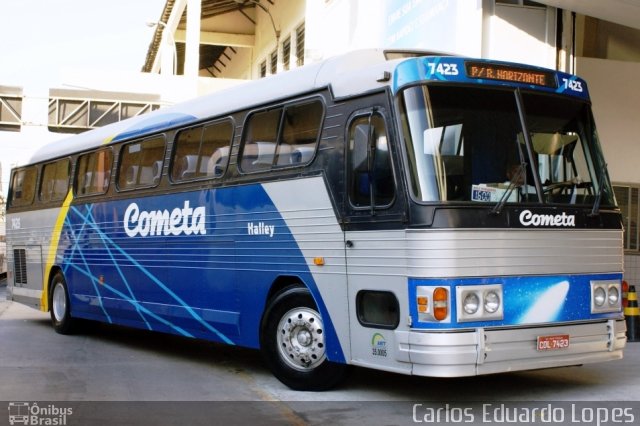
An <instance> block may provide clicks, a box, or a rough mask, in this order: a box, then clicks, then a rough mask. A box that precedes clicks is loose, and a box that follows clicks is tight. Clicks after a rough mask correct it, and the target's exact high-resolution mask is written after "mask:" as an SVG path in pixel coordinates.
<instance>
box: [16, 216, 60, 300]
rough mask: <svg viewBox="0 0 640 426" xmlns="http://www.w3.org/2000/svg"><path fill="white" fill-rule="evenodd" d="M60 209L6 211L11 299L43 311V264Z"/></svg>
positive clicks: (50, 248)
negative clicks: (7, 213)
mask: <svg viewBox="0 0 640 426" xmlns="http://www.w3.org/2000/svg"><path fill="white" fill-rule="evenodd" d="M59 213H60V209H59V208H56V209H46V210H40V211H37V212H34V211H30V212H18V213H10V214H9V215H7V255H8V256H7V257H8V259H7V260H8V264H7V266H8V271H9V275H8V277H9V279H8V284H9V292H10V298H11V300H14V301H16V302H19V303H23V304H25V305H27V306H31V307H33V308H36V309H40V310H43V311H46V310H47V309H48V301H47V294H46V291H45V290H46V289H47V286H46V285H45V279H46V277H47V274H46V271H45V264H46V260H47V258H48V255H49V253H50V250H53V251H55V249H56V248H55V247H51V242H52V234H53V233H54V232H55V229H54V228H55V223H56V218H57V217H58V214H59Z"/></svg>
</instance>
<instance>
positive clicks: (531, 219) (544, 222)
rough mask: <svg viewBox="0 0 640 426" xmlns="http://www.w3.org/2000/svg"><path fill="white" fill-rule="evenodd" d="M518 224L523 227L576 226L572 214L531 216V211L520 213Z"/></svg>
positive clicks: (574, 217)
mask: <svg viewBox="0 0 640 426" xmlns="http://www.w3.org/2000/svg"><path fill="white" fill-rule="evenodd" d="M520 223H521V224H522V225H524V226H558V227H560V226H573V227H575V226H576V216H575V215H573V214H566V213H565V212H562V214H555V215H554V214H533V213H532V212H531V210H524V211H523V212H522V213H520Z"/></svg>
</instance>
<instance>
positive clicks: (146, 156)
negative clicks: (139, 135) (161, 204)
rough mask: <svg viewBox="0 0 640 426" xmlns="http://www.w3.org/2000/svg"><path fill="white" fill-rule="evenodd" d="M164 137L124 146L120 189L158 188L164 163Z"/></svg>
mask: <svg viewBox="0 0 640 426" xmlns="http://www.w3.org/2000/svg"><path fill="white" fill-rule="evenodd" d="M164 152H165V140H164V136H157V137H154V138H151V139H147V140H144V141H138V142H134V143H130V144H127V145H124V146H123V147H122V150H121V151H120V164H119V166H118V189H124V190H126V189H134V188H145V187H151V186H157V185H158V183H159V182H160V177H161V176H162V165H163V162H164Z"/></svg>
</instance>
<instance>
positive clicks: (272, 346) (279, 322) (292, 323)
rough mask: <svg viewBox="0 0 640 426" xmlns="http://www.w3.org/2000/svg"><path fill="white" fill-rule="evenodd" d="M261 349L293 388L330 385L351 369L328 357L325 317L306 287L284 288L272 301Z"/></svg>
mask: <svg viewBox="0 0 640 426" xmlns="http://www.w3.org/2000/svg"><path fill="white" fill-rule="evenodd" d="M260 350H261V352H262V357H263V359H264V361H265V363H266V364H267V366H268V367H269V369H270V370H271V371H272V373H273V375H274V376H276V378H277V379H278V380H280V381H281V382H282V383H284V384H285V385H287V386H289V387H290V388H291V389H294V390H304V391H322V390H327V389H330V388H332V387H334V386H336V385H337V384H338V383H340V382H341V381H342V380H343V379H344V378H345V377H346V374H347V371H348V365H346V364H338V363H335V362H331V361H329V360H328V359H327V358H326V346H325V338H324V328H323V321H322V317H321V316H320V314H319V313H318V311H317V307H316V304H315V302H314V300H313V297H311V293H309V290H308V289H306V288H304V287H288V288H285V289H284V290H281V291H280V292H279V293H277V294H276V295H275V296H274V297H273V298H272V299H271V300H270V301H269V303H268V305H267V309H266V311H265V314H264V316H263V321H262V327H261V333H260Z"/></svg>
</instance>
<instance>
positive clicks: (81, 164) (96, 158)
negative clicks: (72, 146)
mask: <svg viewBox="0 0 640 426" xmlns="http://www.w3.org/2000/svg"><path fill="white" fill-rule="evenodd" d="M112 162H113V153H112V152H111V150H110V149H103V150H100V151H96V152H91V153H89V154H85V155H82V156H80V157H79V158H78V165H77V171H76V188H75V190H76V194H78V195H96V194H104V193H105V192H107V189H109V180H110V179H111V164H112Z"/></svg>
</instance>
